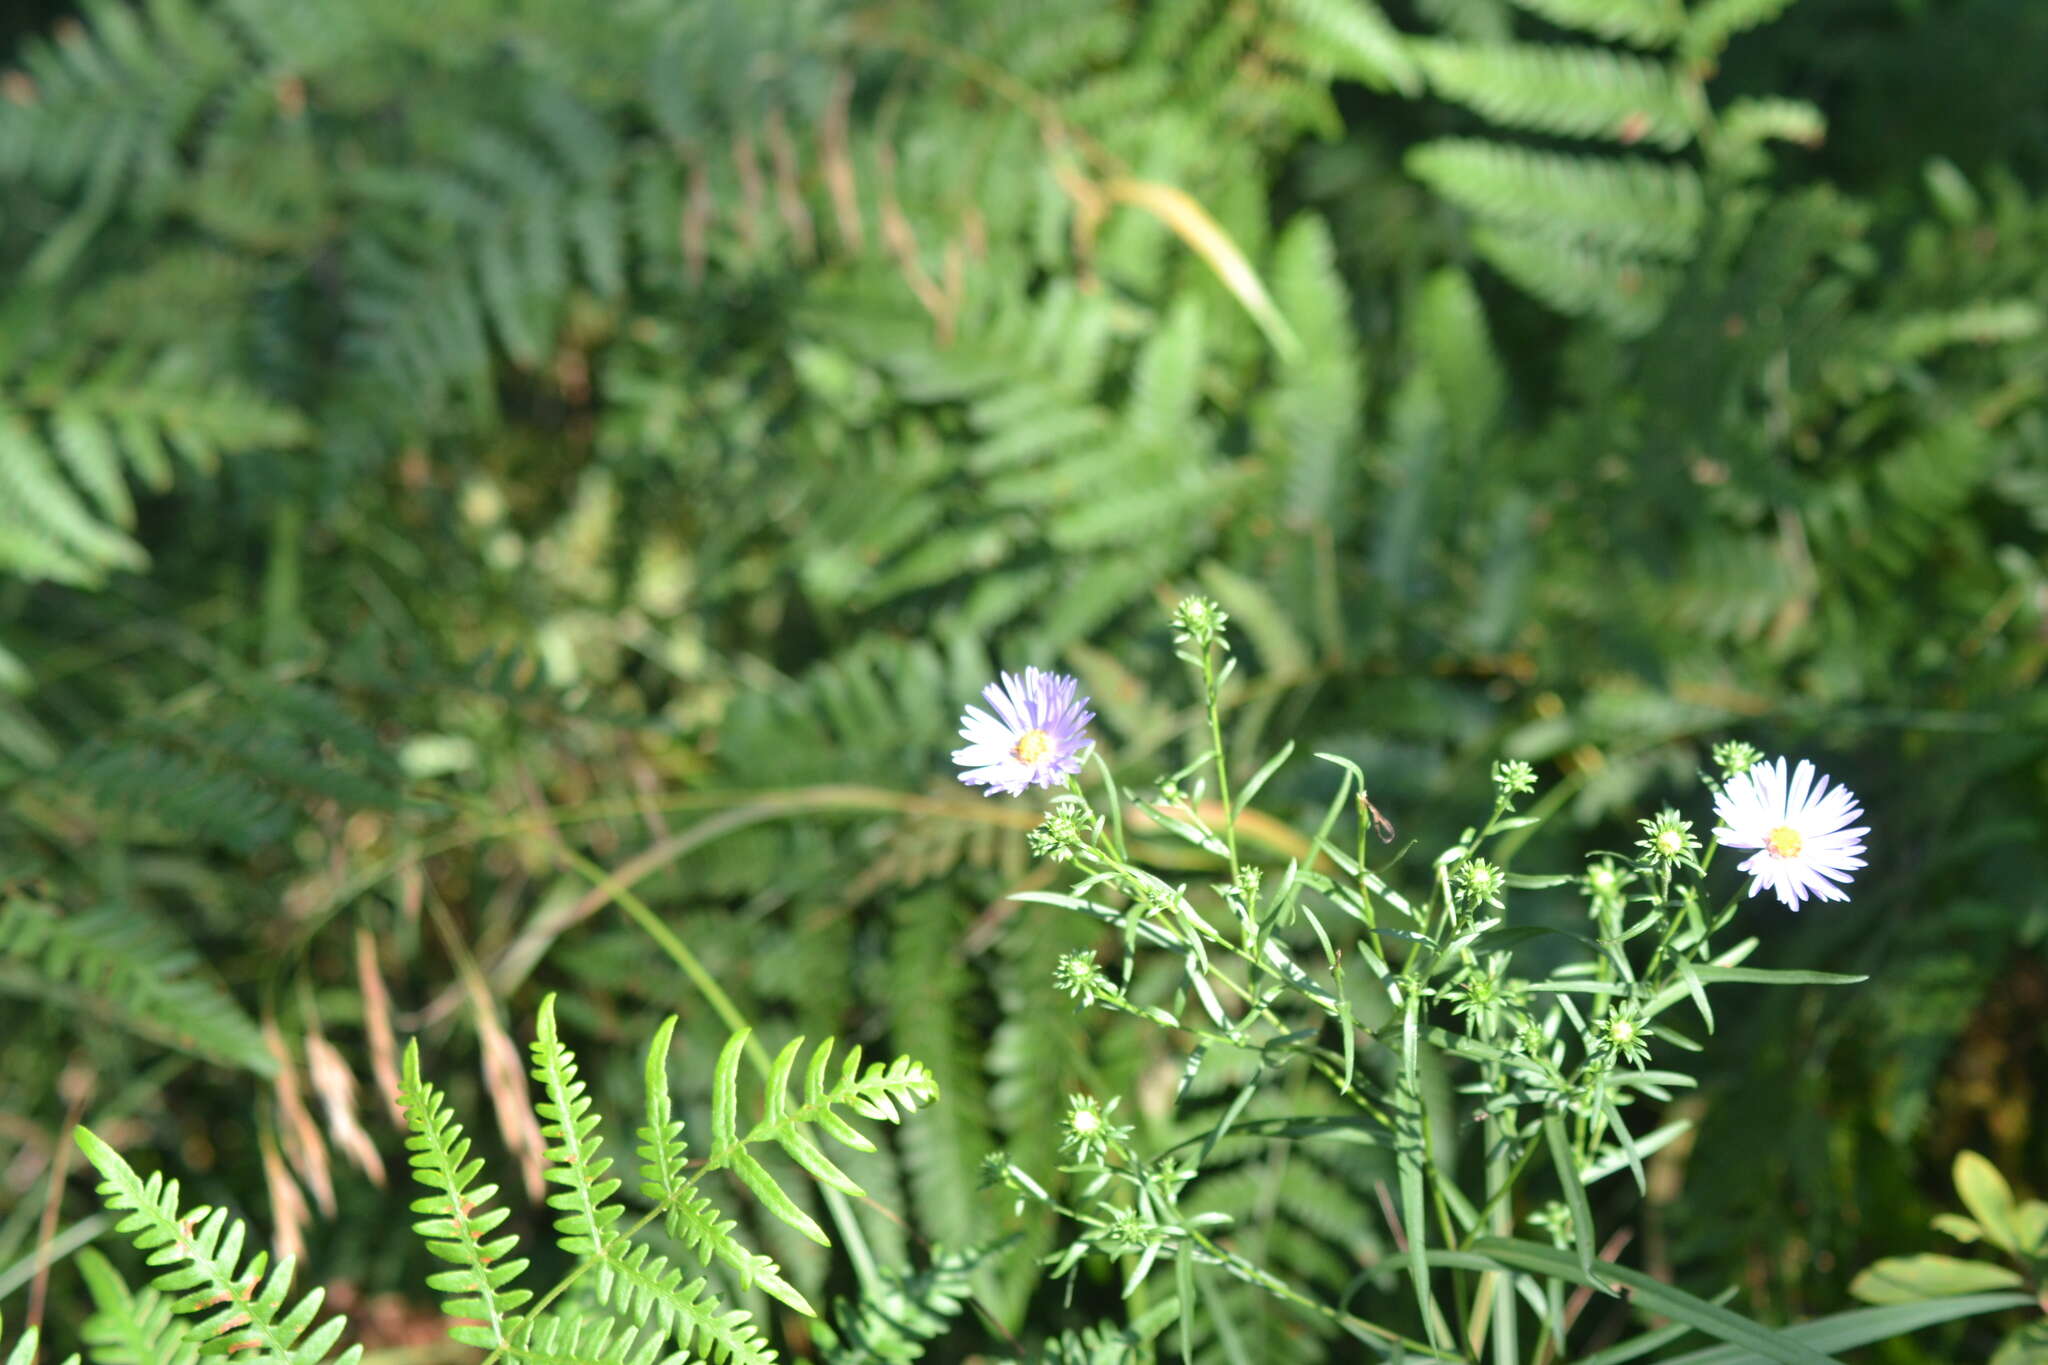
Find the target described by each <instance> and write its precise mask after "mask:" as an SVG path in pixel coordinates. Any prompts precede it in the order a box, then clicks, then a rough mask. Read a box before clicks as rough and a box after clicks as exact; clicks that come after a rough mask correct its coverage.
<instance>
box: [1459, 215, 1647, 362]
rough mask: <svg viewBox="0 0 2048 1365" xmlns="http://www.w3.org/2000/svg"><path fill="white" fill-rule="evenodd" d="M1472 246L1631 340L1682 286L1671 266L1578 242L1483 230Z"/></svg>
mask: <svg viewBox="0 0 2048 1365" xmlns="http://www.w3.org/2000/svg"><path fill="white" fill-rule="evenodd" d="M1472 244H1473V245H1474V246H1475V247H1477V248H1478V250H1479V253H1480V254H1481V255H1482V256H1484V257H1485V258H1486V259H1487V260H1488V261H1489V262H1491V263H1492V265H1493V266H1494V267H1495V268H1496V269H1498V270H1499V271H1500V272H1501V274H1503V275H1506V276H1507V277H1508V278H1509V279H1511V280H1513V281H1514V282H1515V283H1516V284H1519V285H1520V286H1522V288H1524V289H1526V290H1528V291H1529V292H1530V293H1531V294H1534V295H1535V296H1536V297H1537V298H1539V299H1542V300H1543V301H1544V302H1545V303H1547V304H1549V305H1550V306H1551V307H1553V308H1555V309H1557V310H1558V311H1559V312H1561V313H1578V314H1591V315H1593V316H1594V317H1598V318H1601V319H1604V320H1605V321H1606V322H1607V323H1608V324H1609V325H1611V326H1612V327H1613V328H1614V329H1615V330H1616V331H1618V332H1620V333H1622V334H1623V335H1625V336H1633V335H1635V334H1637V333H1639V332H1643V331H1647V330H1648V329H1649V328H1650V327H1651V326H1653V325H1654V324H1655V323H1656V321H1657V319H1658V318H1659V317H1661V316H1663V312H1664V306H1665V303H1666V302H1667V301H1668V300H1669V298H1670V296H1671V291H1672V290H1673V289H1674V288H1676V287H1677V282H1678V281H1677V274H1676V272H1675V271H1673V270H1672V269H1671V268H1670V267H1668V266H1660V265H1657V264H1654V263H1652V262H1648V261H1643V260H1639V259H1631V258H1629V257H1626V256H1617V255H1612V254H1609V253H1606V252H1602V251H1598V250H1596V249H1594V248H1592V247H1588V246H1583V245H1580V244H1578V243H1573V242H1552V241H1546V240H1544V239H1543V238H1540V237H1527V236H1520V235H1515V234H1511V233H1507V232H1503V231H1500V230H1499V229H1495V228H1485V227H1482V228H1479V229H1477V230H1475V231H1474V232H1473V234H1472Z"/></svg>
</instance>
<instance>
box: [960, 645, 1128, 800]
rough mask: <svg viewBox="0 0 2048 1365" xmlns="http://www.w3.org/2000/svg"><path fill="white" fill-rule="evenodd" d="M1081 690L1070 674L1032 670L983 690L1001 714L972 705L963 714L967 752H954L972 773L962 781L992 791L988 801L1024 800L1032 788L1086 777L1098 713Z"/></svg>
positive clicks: (962, 733) (1006, 676) (962, 731)
mask: <svg viewBox="0 0 2048 1365" xmlns="http://www.w3.org/2000/svg"><path fill="white" fill-rule="evenodd" d="M1077 687H1079V684H1078V683H1076V682H1075V681H1074V680H1073V679H1072V678H1070V677H1068V676H1066V675H1065V674H1064V673H1046V672H1043V671H1041V670H1039V669H1036V668H1027V669H1025V670H1024V676H1023V677H1021V678H1020V677H1017V676H1016V675H1014V674H1010V673H1004V674H1002V675H1001V680H1000V681H999V682H992V683H990V684H989V685H988V686H987V687H984V688H983V689H981V695H982V696H983V697H984V698H986V699H987V701H988V704H989V710H991V711H994V712H995V714H994V715H990V714H989V712H988V711H984V710H982V709H981V708H980V707H978V706H970V707H968V708H967V710H966V711H965V712H964V713H963V714H962V715H961V717H960V737H961V738H962V739H964V740H966V741H967V747H966V748H964V749H955V750H954V751H953V761H954V762H955V763H958V764H959V765H960V766H961V767H962V768H965V769H966V770H967V771H965V772H963V773H961V774H960V780H961V781H962V782H965V783H966V784H967V785H968V786H970V787H987V788H988V790H987V791H986V792H984V793H982V794H983V795H984V796H994V795H995V794H996V793H997V792H1001V793H1003V794H1004V795H1005V796H1021V795H1023V793H1024V789H1025V788H1026V787H1031V786H1038V787H1050V786H1052V785H1054V784H1055V783H1057V782H1059V781H1061V780H1063V779H1065V778H1067V777H1070V776H1072V775H1073V774H1075V773H1077V772H1080V771H1081V760H1082V758H1083V757H1084V756H1085V754H1086V752H1087V749H1088V728H1087V727H1088V722H1089V721H1091V720H1094V719H1095V713H1094V712H1093V711H1090V710H1089V709H1088V699H1087V698H1086V697H1076V696H1075V695H1074V693H1075V689H1076V688H1077Z"/></svg>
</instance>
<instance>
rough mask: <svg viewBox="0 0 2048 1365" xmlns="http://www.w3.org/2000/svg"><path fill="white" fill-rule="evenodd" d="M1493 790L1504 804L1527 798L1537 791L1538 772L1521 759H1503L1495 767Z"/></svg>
mask: <svg viewBox="0 0 2048 1365" xmlns="http://www.w3.org/2000/svg"><path fill="white" fill-rule="evenodd" d="M1493 788H1494V790H1495V791H1496V792H1497V793H1499V795H1500V799H1501V801H1502V802H1504V803H1505V802H1507V801H1509V800H1511V799H1512V798H1514V797H1517V796H1526V795H1528V794H1529V793H1530V792H1532V791H1535V790H1536V770H1535V769H1534V768H1532V767H1530V766H1529V765H1528V764H1526V763H1524V762H1522V760H1521V759H1519V758H1508V759H1502V760H1501V761H1500V762H1498V763H1496V764H1494V765H1493Z"/></svg>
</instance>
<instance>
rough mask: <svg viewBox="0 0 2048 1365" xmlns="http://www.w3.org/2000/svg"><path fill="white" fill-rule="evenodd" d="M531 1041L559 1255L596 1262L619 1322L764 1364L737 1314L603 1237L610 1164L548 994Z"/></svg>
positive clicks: (661, 1264) (721, 1357)
mask: <svg viewBox="0 0 2048 1365" xmlns="http://www.w3.org/2000/svg"><path fill="white" fill-rule="evenodd" d="M536 1035H537V1036H536V1037H535V1039H534V1043H533V1077H534V1079H535V1080H537V1081H539V1082H540V1084H541V1089H542V1091H543V1093H544V1094H545V1095H546V1098H545V1099H544V1100H542V1101H541V1102H540V1104H539V1105H538V1106H537V1107H538V1109H539V1112H540V1116H541V1119H542V1121H543V1122H542V1127H541V1133H542V1136H544V1137H545V1138H546V1139H547V1140H548V1141H549V1143H551V1144H552V1145H551V1146H549V1148H548V1149H547V1158H548V1163H549V1165H548V1169H547V1179H548V1181H549V1182H550V1183H551V1184H556V1185H560V1186H562V1187H563V1189H562V1191H561V1192H560V1193H558V1194H553V1195H550V1196H549V1197H548V1205H549V1207H551V1208H554V1209H557V1210H559V1211H560V1212H561V1214H562V1216H561V1217H560V1218H557V1219H556V1220H555V1232H556V1238H557V1240H558V1241H559V1242H560V1244H561V1247H562V1249H563V1250H564V1251H566V1252H568V1253H569V1254H570V1255H572V1256H577V1257H582V1258H585V1259H588V1260H590V1261H593V1262H595V1263H596V1266H597V1301H598V1302H599V1303H601V1304H603V1305H605V1306H606V1307H608V1308H610V1309H611V1310H612V1311H613V1312H615V1313H617V1314H619V1315H620V1316H622V1317H624V1318H627V1319H631V1320H638V1321H652V1322H653V1323H655V1324H656V1325H658V1326H659V1327H660V1328H661V1330H663V1331H665V1332H669V1333H671V1334H672V1335H673V1336H674V1337H675V1342H676V1345H677V1346H678V1347H682V1348H687V1347H689V1346H690V1344H691V1342H693V1341H696V1340H698V1339H700V1338H701V1339H702V1341H703V1342H705V1343H706V1344H707V1348H708V1349H704V1353H705V1354H708V1355H709V1356H710V1358H711V1359H712V1360H713V1361H718V1362H722V1361H725V1360H733V1361H737V1362H739V1365H768V1362H770V1361H773V1360H774V1359H775V1355H774V1352H772V1351H770V1350H769V1349H768V1344H767V1342H766V1340H765V1339H764V1338H762V1336H761V1334H760V1332H759V1330H758V1329H757V1328H756V1327H755V1326H754V1325H753V1319H752V1317H750V1316H749V1315H748V1314H747V1313H746V1312H745V1311H744V1310H742V1309H736V1308H735V1309H728V1308H726V1307H725V1306H724V1305H723V1304H722V1303H720V1302H719V1300H718V1298H717V1296H716V1295H707V1293H706V1288H705V1282H704V1280H703V1279H702V1278H699V1279H695V1280H692V1281H690V1282H689V1283H687V1284H685V1283H684V1282H683V1272H682V1271H681V1269H679V1268H678V1267H676V1266H675V1265H673V1264H671V1263H670V1261H669V1260H668V1258H667V1257H665V1256H657V1255H655V1254H654V1252H653V1250H652V1248H650V1247H647V1246H644V1245H634V1244H632V1243H630V1242H628V1241H627V1240H626V1239H625V1238H624V1237H622V1236H619V1235H617V1234H615V1233H613V1232H612V1231H611V1230H610V1229H611V1226H612V1224H614V1223H616V1222H617V1221H618V1220H619V1219H620V1218H621V1217H622V1216H623V1215H624V1214H625V1209H624V1207H623V1206H621V1205H619V1204H617V1203H615V1202H613V1200H612V1196H613V1195H614V1194H616V1193H617V1192H618V1189H619V1184H620V1182H619V1180H618V1179H617V1178H616V1177H608V1176H607V1174H606V1172H608V1171H609V1170H610V1169H611V1164H612V1163H611V1159H610V1158H609V1157H606V1156H602V1155H600V1152H601V1150H602V1148H603V1146H604V1139H603V1137H602V1136H600V1135H599V1133H598V1131H597V1124H598V1120H597V1115H596V1114H594V1113H592V1112H591V1105H590V1098H589V1096H588V1095H587V1094H586V1093H585V1091H586V1087H585V1086H584V1083H583V1082H582V1080H580V1079H579V1078H578V1076H577V1067H576V1056H575V1054H574V1053H573V1052H571V1051H570V1050H569V1049H568V1048H567V1047H565V1046H564V1045H563V1044H562V1039H561V1034H560V1032H559V1031H558V1029H557V1028H556V1024H555V997H554V996H553V995H552V994H550V995H548V996H547V997H546V998H545V999H543V1000H542V1001H541V1005H540V1017H539V1021H538V1025H537V1028H536ZM677 1155H678V1156H679V1155H680V1154H679V1153H678V1154H677ZM668 1207H681V1205H680V1204H679V1205H671V1206H668ZM757 1273H758V1272H757ZM777 1278H778V1279H779V1278H780V1276H779V1275H778V1276H777ZM700 1349H703V1348H700Z"/></svg>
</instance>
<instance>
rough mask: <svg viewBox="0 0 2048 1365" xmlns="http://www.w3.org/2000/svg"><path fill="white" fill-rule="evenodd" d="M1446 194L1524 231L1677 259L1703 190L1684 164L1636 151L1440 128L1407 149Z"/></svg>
mask: <svg viewBox="0 0 2048 1365" xmlns="http://www.w3.org/2000/svg"><path fill="white" fill-rule="evenodd" d="M1408 169H1409V170H1410V171H1411V172H1413V173H1414V174H1415V175H1416V176H1417V177H1418V178H1420V179H1421V180H1422V181H1424V182H1425V183H1426V184H1428V185H1429V186H1430V188H1431V189H1434V190H1435V191H1436V192H1437V193H1438V194H1441V195H1442V196H1443V197H1444V198H1446V199H1449V200H1450V201H1451V202H1452V203H1454V204H1458V205H1460V206H1461V207H1463V208H1467V209H1470V210H1471V211H1472V212H1474V213H1476V214H1479V215H1481V216H1482V217H1485V218H1488V219H1491V220H1493V221H1495V222H1498V223H1500V224H1503V225H1505V226H1509V227H1513V228H1516V229H1518V230H1520V231H1523V232H1535V233H1541V234H1545V235H1552V236H1557V237H1563V238H1566V239H1571V240H1578V241H1584V242H1588V243H1591V244H1593V245H1596V246H1600V247H1605V248H1609V249H1612V250H1617V251H1640V252H1646V253H1649V254H1651V255H1657V256H1667V257H1672V258H1676V259H1683V258H1685V257H1687V256H1690V255H1691V254H1692V251H1693V249H1694V247H1695V246H1696V245H1697V244H1698V241H1699V235H1700V226H1701V224H1702V223H1703V222H1704V220H1705V218H1706V195H1705V192H1704V191H1703V190H1702V189H1701V187H1700V180H1699V176H1698V175H1696V174H1695V173H1694V172H1693V171H1692V169H1691V168H1690V167H1686V166H1680V165H1672V164H1667V163H1665V162H1660V161H1648V160H1644V159H1642V158H1639V157H1587V156H1568V155H1563V154H1560V153H1555V152H1531V151H1526V150H1524V149H1522V148H1520V147H1511V146H1506V145H1504V144H1501V143H1497V142H1483V141H1477V140H1472V139H1465V138H1446V139H1443V140H1441V141H1437V142H1429V143H1424V144H1423V145H1422V146H1420V147H1417V148H1415V149H1414V150H1413V151H1411V152H1409V154H1408Z"/></svg>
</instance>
